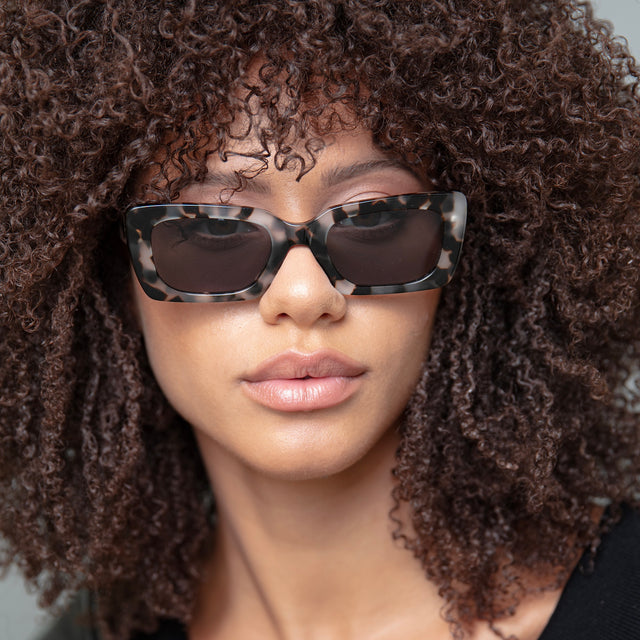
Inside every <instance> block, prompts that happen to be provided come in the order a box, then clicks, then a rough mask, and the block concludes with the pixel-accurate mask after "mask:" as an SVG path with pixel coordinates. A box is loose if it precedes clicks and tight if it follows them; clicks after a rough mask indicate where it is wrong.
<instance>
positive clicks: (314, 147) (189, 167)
mask: <svg viewBox="0 0 640 640" xmlns="http://www.w3.org/2000/svg"><path fill="white" fill-rule="evenodd" d="M349 117H350V118H351V122H348V121H347V119H346V117H345V118H343V119H342V120H341V121H340V125H341V128H338V127H337V126H336V123H337V122H338V121H337V120H336V121H333V122H332V126H333V130H331V131H329V132H325V133H324V135H320V134H319V133H318V132H312V131H305V132H304V133H303V135H302V137H301V138H300V139H295V138H293V133H291V138H292V139H291V140H286V141H285V143H278V142H277V141H274V140H270V139H269V136H268V135H266V134H267V133H268V132H269V129H268V128H267V127H268V123H267V122H266V121H265V119H264V118H262V117H260V116H259V115H256V116H255V117H253V116H246V115H245V116H242V117H239V118H238V122H237V123H236V125H235V134H236V135H234V136H233V137H232V138H230V139H229V140H228V142H227V145H226V146H224V147H219V146H216V145H215V144H209V146H208V147H207V146H205V145H204V144H203V145H202V146H201V149H202V150H204V153H203V154H202V155H201V157H200V158H196V159H194V160H192V161H185V158H184V157H180V158H178V159H176V158H175V157H174V156H171V155H170V153H166V155H165V156H164V157H163V158H162V159H161V160H160V161H159V162H157V163H156V164H155V166H154V167H153V168H152V169H151V170H150V171H147V172H145V173H144V174H143V175H142V176H141V179H140V181H139V183H138V185H139V187H141V188H143V189H145V190H146V189H147V188H148V187H150V188H151V189H154V188H160V189H162V190H163V191H164V189H170V190H171V191H172V192H173V193H174V194H177V193H178V192H182V191H184V189H185V188H190V187H192V186H194V185H201V186H202V187H206V188H208V189H211V188H218V189H220V190H223V189H225V190H229V191H230V192H235V191H250V192H254V193H268V192H269V191H270V189H271V183H272V182H273V181H278V180H287V181H295V182H302V183H304V184H306V185H310V183H312V182H313V183H318V184H323V185H324V186H326V187H327V188H329V187H332V186H334V185H336V184H338V183H342V182H346V181H349V180H355V179H357V178H360V177H365V176H371V175H374V174H376V173H377V174H381V173H383V172H386V173H388V172H404V173H409V174H411V175H413V176H415V177H417V178H418V179H420V180H422V181H423V182H424V181H426V176H425V175H424V171H423V170H422V169H421V167H420V166H418V165H413V166H412V165H410V164H409V163H407V162H406V161H405V160H404V159H401V158H399V157H398V156H397V155H393V154H390V153H389V152H388V151H386V150H384V149H383V148H382V147H381V146H380V145H379V144H377V143H376V141H375V139H374V136H373V134H372V132H371V131H370V130H367V129H365V128H364V127H363V126H361V125H357V124H354V123H353V119H354V118H353V116H349ZM240 134H242V135H240ZM164 199H166V196H165V198H164Z"/></svg>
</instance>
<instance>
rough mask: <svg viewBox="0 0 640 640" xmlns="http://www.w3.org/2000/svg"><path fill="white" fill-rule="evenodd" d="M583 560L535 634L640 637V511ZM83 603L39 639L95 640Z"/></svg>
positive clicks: (140, 638)
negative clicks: (81, 620)
mask: <svg viewBox="0 0 640 640" xmlns="http://www.w3.org/2000/svg"><path fill="white" fill-rule="evenodd" d="M588 560H589V558H588V555H587V554H585V555H584V556H583V558H582V559H581V560H580V562H579V563H578V566H577V567H576V568H575V570H574V571H573V573H572V574H571V577H570V578H569V581H568V582H567V584H566V586H565V588H564V591H563V592H562V596H561V597H560V601H559V602H558V605H557V606H556V609H555V611H554V612H553V615H552V616H551V618H550V620H549V622H548V624H547V626H546V627H545V629H544V631H543V632H542V635H541V636H540V638H539V639H538V640H640V514H639V513H637V512H636V511H631V510H627V511H626V512H625V514H624V517H623V518H622V520H621V521H620V522H619V523H618V524H617V525H616V526H615V527H614V528H613V530H612V531H611V532H610V533H609V534H607V535H605V536H604V537H603V539H602V543H601V545H600V547H599V548H598V553H597V555H596V558H595V566H594V569H593V571H592V572H588V571H586V567H587V566H588ZM87 607H88V598H86V597H85V598H81V599H80V600H78V601H77V603H76V606H75V607H74V608H73V610H71V611H70V612H69V613H67V614H66V615H65V616H63V617H62V618H61V619H60V620H59V621H58V622H57V623H56V625H55V626H54V627H53V628H52V629H51V630H50V631H49V632H48V633H47V634H45V635H44V636H42V638H41V640H99V638H98V635H97V633H95V631H92V630H91V629H89V628H87V627H86V626H81V625H78V624H77V623H76V622H75V620H76V618H77V617H78V612H79V611H80V612H82V611H84V612H86V611H87ZM85 615H86V613H85ZM131 640H187V634H186V631H185V629H184V626H183V625H182V624H180V623H178V622H175V621H172V620H166V621H163V622H162V623H161V624H160V628H159V629H158V630H157V631H156V632H155V633H152V634H151V635H147V634H138V635H135V636H134V637H133V638H132V639H131Z"/></svg>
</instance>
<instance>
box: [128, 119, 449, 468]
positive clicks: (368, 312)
mask: <svg viewBox="0 0 640 640" xmlns="http://www.w3.org/2000/svg"><path fill="white" fill-rule="evenodd" d="M246 144H247V143H246V142H245V145H246ZM241 148H242V149H246V146H245V147H241ZM233 150H234V149H231V151H233ZM254 163H255V161H253V160H250V159H248V158H246V157H242V156H238V155H236V156H234V155H231V154H229V155H228V160H227V161H226V162H222V161H221V160H220V159H219V158H218V157H217V156H216V157H215V158H212V159H211V162H210V165H209V170H210V171H209V175H208V179H207V180H206V181H205V182H204V183H198V184H194V185H191V186H189V187H188V188H186V189H184V190H183V191H182V192H181V194H180V198H179V200H180V201H182V202H196V203H220V202H221V196H223V197H224V196H227V195H228V193H229V190H228V188H227V191H226V192H225V193H224V194H222V193H221V192H222V191H223V190H224V189H225V188H226V187H228V184H229V183H235V176H234V170H239V169H246V168H248V167H252V166H253V165H254ZM296 177H297V169H292V170H276V169H274V167H273V165H272V164H270V166H269V168H268V169H267V170H266V171H264V172H263V173H261V174H260V175H259V176H258V177H257V178H255V179H252V180H250V181H249V183H248V185H247V187H246V188H245V189H243V190H242V191H240V192H236V193H235V194H234V195H233V196H232V197H231V200H230V201H228V203H229V204H242V205H247V206H252V207H259V208H261V209H266V210H268V211H270V212H272V213H274V214H275V215H277V216H278V217H280V218H282V219H283V220H286V221H289V222H294V223H300V222H304V221H306V220H308V219H310V218H312V217H314V216H315V215H317V214H318V213H319V212H321V211H323V210H325V209H327V208H329V207H331V206H333V205H338V204H341V203H344V202H349V201H355V200H363V199H368V198H374V197H377V196H380V197H383V196H390V195H398V194H402V193H413V192H420V191H425V190H427V188H428V185H427V184H424V182H423V181H421V180H420V179H418V178H417V177H416V176H415V175H414V174H413V173H411V172H410V171H408V170H407V169H404V168H403V167H401V166H400V165H399V164H397V163H395V162H392V161H389V160H388V158H387V157H386V156H385V155H384V154H383V153H382V152H381V151H380V150H379V149H377V148H376V147H375V145H374V144H373V143H372V140H371V136H370V134H369V133H368V132H364V131H355V132H353V131H352V132H348V133H347V132H343V133H339V134H336V135H334V136H332V137H331V139H330V140H327V146H326V148H325V149H324V150H323V151H322V152H321V153H320V154H319V155H318V157H317V164H316V166H315V167H314V168H313V169H312V170H311V171H310V172H309V173H307V174H306V175H304V176H303V177H302V179H300V180H299V181H296ZM225 202H227V201H226V200H225ZM133 280H134V299H135V306H136V310H137V314H138V317H139V320H140V324H141V328H142V331H143V333H144V338H145V343H146V348H147V352H148V356H149V360H150V362H151V366H152V368H153V371H154V373H155V376H156V378H157V380H158V383H159V384H160V386H161V388H162V390H163V392H164V394H165V395H166V397H167V399H168V400H169V402H170V403H171V404H172V405H173V407H174V408H175V409H176V410H177V411H178V412H179V413H180V414H181V415H182V416H183V417H184V418H185V419H186V420H187V421H188V422H189V423H190V424H191V425H192V426H193V428H194V429H195V432H196V436H197V438H198V441H199V443H200V446H201V449H202V450H203V455H204V457H205V463H206V462H207V457H208V456H209V457H210V456H211V455H222V456H231V457H233V458H234V459H235V461H236V462H239V463H240V464H242V465H243V466H246V467H247V468H250V469H253V470H256V471H260V472H262V473H267V474H271V475H276V476H280V477H287V478H292V479H293V478H300V479H301V478H317V477H323V476H327V475H331V474H335V473H338V472H340V471H342V470H344V469H346V468H348V467H349V466H351V465H353V464H354V463H356V462H357V461H359V460H361V459H363V458H364V457H365V456H366V454H367V453H368V452H369V451H371V449H372V448H373V447H374V445H375V444H376V443H377V442H378V441H380V439H381V438H382V436H383V435H384V434H385V433H386V432H388V430H389V429H391V428H393V427H394V426H395V425H396V424H397V422H398V419H399V417H400V415H401V413H402V410H403V408H404V407H405V405H406V403H407V401H408V399H409V396H410V394H411V392H412V391H413V389H414V387H415V385H416V382H417V380H418V377H419V374H420V370H421V364H422V362H423V360H424V358H425V355H426V351H427V349H428V345H429V338H430V335H431V329H432V325H433V320H434V315H435V312H436V306H437V304H438V297H439V292H438V291H421V292H416V293H401V294H391V295H382V296H344V295H342V294H341V293H339V292H338V291H337V290H336V289H335V288H334V287H333V286H332V285H331V283H330V282H329V280H328V279H327V277H326V275H325V273H324V272H323V270H322V268H321V267H320V265H319V264H318V263H317V262H316V260H315V258H314V257H313V254H312V253H311V251H310V250H309V249H308V248H307V247H304V246H295V247H293V248H292V249H291V250H290V251H289V253H288V255H287V257H286V258H285V260H284V263H283V264H282V266H281V268H280V270H279V271H278V272H277V274H276V276H275V278H274V280H273V282H272V283H271V285H270V286H269V288H268V289H267V290H266V291H265V293H264V294H263V295H262V297H261V298H260V299H258V300H249V301H242V302H227V303H201V304H200V303H170V302H158V301H154V300H151V299H150V298H148V297H147V296H146V295H145V294H144V293H143V291H142V289H141V288H140V286H139V284H138V282H137V280H135V277H134V278H133Z"/></svg>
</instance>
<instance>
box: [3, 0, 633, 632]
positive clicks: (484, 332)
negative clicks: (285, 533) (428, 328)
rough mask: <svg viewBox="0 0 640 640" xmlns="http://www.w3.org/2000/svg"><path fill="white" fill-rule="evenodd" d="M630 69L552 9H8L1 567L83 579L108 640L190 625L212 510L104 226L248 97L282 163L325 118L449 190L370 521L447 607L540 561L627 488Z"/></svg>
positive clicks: (513, 593) (479, 600) (512, 5)
mask: <svg viewBox="0 0 640 640" xmlns="http://www.w3.org/2000/svg"><path fill="white" fill-rule="evenodd" d="M256 61H258V64H259V71H258V72H251V73H250V70H251V69H254V68H255V65H256ZM638 77H639V72H638V69H637V68H636V66H635V62H634V60H633V59H632V58H631V57H630V55H629V53H628V52H627V50H626V48H625V46H624V44H623V43H621V42H619V41H616V40H615V39H614V38H612V36H611V32H610V30H609V27H608V26H607V25H606V24H605V23H601V22H598V21H596V20H595V19H594V18H593V16H592V13H591V10H590V8H589V6H587V5H584V4H583V3H577V2H571V1H564V0H554V1H548V2H541V1H538V0H430V1H428V2H417V1H416V2H398V1H396V0H304V1H303V0H264V1H262V0H261V1H259V2H256V1H255V0H233V1H227V0H198V1H196V0H190V1H186V2H185V1H182V0H162V1H159V2H158V1H156V0H106V1H101V0H75V1H72V0H24V1H23V2H15V0H13V1H12V0H10V1H8V2H5V3H4V4H3V6H2V8H0V79H1V82H0V144H1V145H2V153H1V154H0V203H1V205H0V206H1V210H0V265H1V270H0V335H1V336H2V339H1V342H0V412H1V413H0V442H1V443H2V446H1V448H0V483H1V487H2V502H1V505H0V533H1V534H2V536H4V538H5V540H6V543H5V546H4V547H3V550H2V557H1V562H2V564H4V565H8V564H9V563H11V562H17V563H18V564H19V566H20V567H21V569H22V570H23V572H24V573H25V575H26V576H27V578H28V579H29V580H30V581H31V582H32V583H35V584H37V585H38V586H39V588H40V589H41V590H42V593H43V596H42V601H43V602H44V603H46V604H51V603H53V602H55V601H56V600H57V599H58V598H59V597H60V596H61V594H64V593H70V592H73V591H75V590H77V589H80V588H89V589H91V590H92V591H93V592H94V593H96V594H97V598H98V605H99V612H100V616H99V617H100V621H101V627H102V629H103V631H104V632H105V633H106V634H107V637H109V638H123V637H127V635H128V633H129V632H130V631H131V630H132V629H134V628H140V629H150V628H151V627H153V625H154V624H155V622H156V621H157V619H158V618H159V617H162V616H170V617H176V618H180V619H185V620H186V619H188V618H189V615H190V612H191V605H192V602H193V600H194V593H195V590H196V588H197V584H198V580H199V566H200V564H201V559H202V555H203V553H204V550H205V545H206V544H207V542H208V541H209V540H210V538H211V533H212V529H213V528H214V527H215V507H214V505H213V501H212V498H211V496H210V495H209V489H208V483H207V479H206V475H205V473H204V470H203V466H202V463H201V461H200V458H199V454H198V450H197V447H196V445H195V442H194V438H193V436H192V433H191V430H190V428H189V426H188V425H186V424H185V423H184V421H182V419H181V418H180V417H179V416H177V415H175V413H174V412H173V410H172V409H171V408H170V407H168V406H167V402H166V400H165V399H164V398H163V396H162V393H161V392H160V390H159V388H158V386H157V384H156V383H155V381H154V380H153V377H152V374H151V372H150V369H149V365H148V363H147V360H146V356H145V353H144V349H143V344H142V338H141V336H140V333H139V329H138V327H137V325H136V322H135V321H134V318H132V317H131V312H130V290H129V278H130V276H129V271H128V269H129V267H128V259H127V256H126V253H125V251H124V248H123V245H122V243H121V241H120V239H119V237H118V224H119V220H120V218H121V215H122V211H123V210H124V208H125V207H126V206H128V205H129V204H130V203H131V202H133V200H134V199H135V198H136V197H137V198H139V194H137V195H136V194H134V191H133V188H132V185H133V184H134V183H135V181H136V180H135V179H136V176H137V175H139V174H140V172H143V171H149V170H150V168H154V167H155V169H154V170H155V172H156V175H157V179H156V180H155V181H153V182H152V184H151V186H150V187H149V188H148V189H147V193H146V194H145V200H150V199H162V198H171V197H174V196H175V194H176V193H177V191H178V190H179V189H180V187H181V186H182V185H184V184H185V183H186V182H189V181H192V180H194V179H195V180H198V179H201V178H202V177H203V175H204V172H205V170H206V169H205V163H206V159H207V157H208V155H209V154H212V153H213V154H217V153H220V154H224V150H225V147H226V145H227V142H228V141H229V140H230V139H231V138H233V137H234V136H237V135H238V134H237V133H236V132H234V129H233V126H232V124H233V122H234V118H235V116H237V114H241V113H243V112H244V113H249V112H255V111H256V109H260V110H261V111H262V113H263V114H264V115H265V118H264V121H263V122H262V123H261V124H260V131H259V135H260V140H261V141H262V143H263V145H264V149H265V152H266V149H267V147H270V148H271V147H275V148H276V149H277V152H276V154H275V162H276V164H277V165H278V166H281V167H282V166H285V165H289V166H290V165H292V164H296V163H297V166H298V168H299V171H300V173H304V172H305V171H308V170H309V168H310V167H311V166H313V157H314V154H315V153H316V152H317V150H318V148H319V144H318V141H319V139H320V138H321V137H322V134H323V133H326V132H327V131H328V130H330V129H332V128H333V129H335V127H336V126H342V125H344V126H349V125H348V123H341V122H340V116H339V115H338V114H340V113H350V114H353V116H354V119H355V121H357V122H358V123H360V124H361V125H363V126H364V127H366V128H368V129H370V130H371V131H372V132H373V135H374V137H375V139H376V141H377V142H378V144H379V145H380V146H381V147H382V148H383V149H385V150H386V151H387V152H388V153H389V154H392V155H394V156H396V157H400V158H403V159H405V160H407V161H408V162H411V163H412V164H413V165H415V166H416V167H426V169H427V170H428V172H429V175H430V176H431V178H432V180H433V182H434V184H435V185H436V186H437V188H441V189H444V190H450V189H457V190H460V191H462V192H464V193H465V194H466V196H467V198H468V202H469V210H470V213H469V222H468V231H467V240H466V244H465V247H464V249H463V258H462V263H461V265H460V267H459V271H458V273H457V274H456V277H455V279H454V282H453V283H452V284H451V285H449V286H448V287H447V288H446V289H445V290H444V291H443V295H442V299H441V304H440V307H439V310H438V314H437V320H436V326H435V329H434V336H433V340H432V346H431V350H430V353H429V356H428V361H427V362H426V365H425V371H424V376H423V378H422V380H421V381H420V383H419V385H418V388H417V390H416V392H415V394H414V396H413V398H412V400H411V402H410V404H409V406H408V407H407V410H406V416H405V420H404V423H403V426H402V431H401V438H402V440H401V444H400V447H399V450H398V452H397V464H396V468H395V470H394V473H395V476H396V478H397V486H396V489H395V493H394V498H395V501H396V505H399V504H400V503H402V502H407V503H409V505H410V507H411V513H412V523H411V527H408V526H407V524H408V523H402V522H401V521H400V519H399V515H398V513H399V511H397V510H396V511H395V512H393V513H392V514H391V517H392V518H395V520H396V525H397V529H396V536H398V537H400V538H402V539H403V540H404V542H405V544H406V546H407V547H408V548H409V549H410V550H411V551H412V552H413V553H414V554H415V555H416V557H417V558H418V559H419V560H420V562H422V564H423V566H424V569H425V572H426V574H427V576H428V577H429V578H430V579H431V580H433V581H435V583H436V584H438V585H439V586H440V592H441V594H442V595H443V596H444V597H445V598H446V601H447V602H448V603H449V607H448V610H447V611H448V615H449V619H450V620H452V621H458V622H462V623H464V622H465V621H466V622H468V621H470V620H473V619H485V620H489V621H492V620H495V619H497V618H498V617H499V616H501V615H504V614H505V613H508V612H509V611H511V610H512V609H511V608H512V607H513V606H514V605H515V604H517V602H518V601H519V600H520V599H521V597H522V596H523V594H524V593H525V592H526V590H527V586H526V584H523V580H522V576H523V575H525V574H526V573H527V572H529V573H530V572H532V571H533V573H534V574H538V573H543V574H544V573H545V572H546V571H548V569H549V568H550V567H562V568H564V570H565V574H566V571H568V570H569V569H570V567H567V562H568V560H567V559H568V558H573V557H575V552H576V550H579V549H582V548H585V547H587V548H588V547H591V548H595V547H596V546H597V543H598V540H599V536H600V535H601V533H602V530H603V528H604V527H606V526H607V523H608V522H609V523H610V522H611V521H612V520H613V519H614V518H615V517H616V513H617V511H616V505H620V504H622V503H624V502H626V503H630V504H633V505H637V504H638V468H639V463H640V442H639V431H640V429H639V426H640V425H639V423H640V419H639V414H640V411H639V409H638V406H639V405H638V394H639V392H638V385H637V380H638V373H637V366H638V365H637V361H638V352H639V349H640V291H639V290H640V269H639V268H638V260H639V258H638V256H640V218H639V216H638V203H639V202H640V193H639V179H638V168H639V163H640V108H639V105H638V99H637V92H638V84H637V83H638ZM291 140H297V141H300V140H304V141H305V145H304V146H305V147H306V152H305V153H304V154H301V153H299V152H296V151H295V150H294V148H293V147H292V146H291V144H290V143H291ZM259 157H263V156H260V155H259ZM169 177H170V179H169ZM244 179H246V177H245V176H242V175H239V176H238V181H239V186H241V185H242V181H243V180H244ZM634 376H635V377H634ZM634 380H635V381H636V382H634ZM605 504H611V505H612V508H611V509H610V510H609V511H608V512H607V513H608V517H607V518H605V519H604V520H603V522H601V523H600V524H595V523H594V520H593V508H594V505H605ZM546 586H550V585H546Z"/></svg>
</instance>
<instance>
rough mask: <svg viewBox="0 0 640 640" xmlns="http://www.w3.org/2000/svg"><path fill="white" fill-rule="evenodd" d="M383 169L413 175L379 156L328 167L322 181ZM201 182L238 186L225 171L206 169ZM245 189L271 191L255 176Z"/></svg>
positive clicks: (232, 174) (343, 179)
mask: <svg viewBox="0 0 640 640" xmlns="http://www.w3.org/2000/svg"><path fill="white" fill-rule="evenodd" d="M383 169H400V170H402V171H406V172H408V173H411V174H413V175H415V173H414V172H413V171H412V170H411V169H410V168H409V167H407V165H405V164H404V163H402V162H401V161H400V160H396V159H394V158H379V159H377V160H367V161H365V162H356V163H354V164H349V165H346V166H343V167H333V168H332V169H328V170H326V171H324V172H323V174H322V182H323V183H324V184H325V186H327V187H332V186H335V185H337V184H340V183H341V182H346V181H347V180H352V179H353V178H359V177H361V176H364V175H366V174H368V173H374V172H375V171H380V170H383ZM203 183H204V184H206V185H211V186H214V187H224V188H228V189H237V188H238V178H237V176H236V173H235V172H233V171H232V172H225V171H208V172H207V175H206V176H205V178H204V180H203ZM244 189H246V190H247V191H252V192H254V193H263V194H269V193H271V187H270V186H269V183H268V182H267V181H266V180H264V179H262V178H260V176H259V175H258V176H256V177H255V178H248V179H247V181H246V185H245V187H244Z"/></svg>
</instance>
